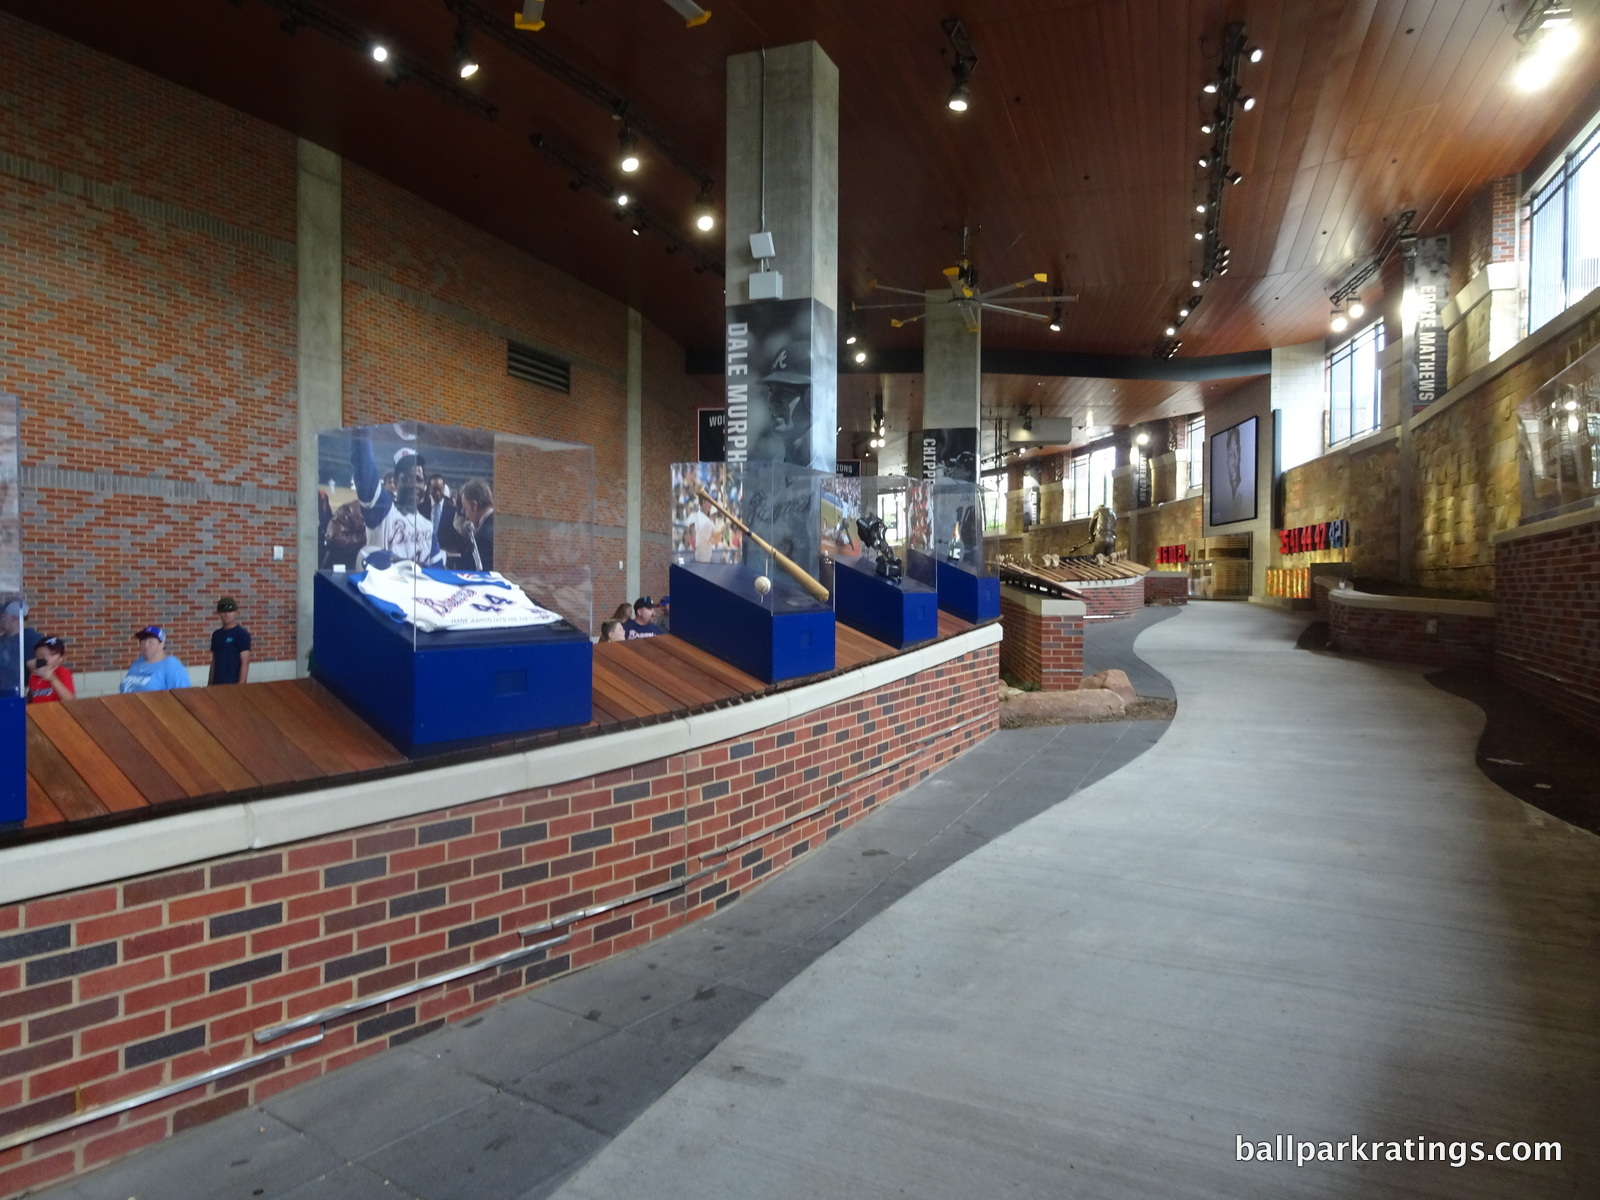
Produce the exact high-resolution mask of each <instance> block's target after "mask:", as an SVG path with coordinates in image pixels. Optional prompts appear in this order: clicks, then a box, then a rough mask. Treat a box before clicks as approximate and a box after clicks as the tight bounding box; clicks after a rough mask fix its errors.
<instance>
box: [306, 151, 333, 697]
mask: <svg viewBox="0 0 1600 1200" xmlns="http://www.w3.org/2000/svg"><path fill="white" fill-rule="evenodd" d="M342 189H343V180H342V174H341V164H340V160H339V156H338V155H337V154H334V153H333V152H332V151H330V150H324V149H323V148H322V147H321V146H316V145H313V144H312V143H310V142H307V141H304V140H302V141H301V142H300V143H299V147H298V151H297V172H296V189H295V191H296V205H295V247H296V253H297V273H296V283H297V296H296V302H297V310H296V318H297V331H296V352H297V354H296V356H297V378H298V388H297V391H296V400H295V410H296V426H297V435H298V437H297V448H298V452H299V459H300V464H299V466H300V469H299V477H298V479H297V481H296V486H295V507H296V509H297V516H298V520H297V522H296V530H295V672H296V674H304V673H305V669H306V655H307V654H308V653H309V652H310V650H311V584H312V579H313V577H314V576H315V574H316V570H317V434H318V433H320V432H322V431H323V430H324V429H338V428H339V427H340V426H342V425H343V424H344V298H343V297H344V292H343V289H344V230H343V194H342Z"/></svg>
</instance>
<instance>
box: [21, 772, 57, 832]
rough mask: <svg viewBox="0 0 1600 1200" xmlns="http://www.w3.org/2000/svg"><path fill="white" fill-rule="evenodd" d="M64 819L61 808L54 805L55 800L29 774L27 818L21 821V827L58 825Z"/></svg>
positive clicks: (37, 827) (35, 827)
mask: <svg viewBox="0 0 1600 1200" xmlns="http://www.w3.org/2000/svg"><path fill="white" fill-rule="evenodd" d="M65 819H66V818H65V817H63V816H62V815H61V810H60V809H59V808H57V807H56V806H55V802H54V801H53V800H51V799H50V797H49V795H48V794H47V793H46V792H45V790H44V789H43V788H42V787H40V786H39V781H38V780H36V779H35V778H34V777H33V776H32V775H29V776H28V819H27V820H26V821H24V822H23V823H22V827H23V828H24V829H41V828H43V827H44V826H46V825H60V824H61V823H62V822H63V821H64V820H65Z"/></svg>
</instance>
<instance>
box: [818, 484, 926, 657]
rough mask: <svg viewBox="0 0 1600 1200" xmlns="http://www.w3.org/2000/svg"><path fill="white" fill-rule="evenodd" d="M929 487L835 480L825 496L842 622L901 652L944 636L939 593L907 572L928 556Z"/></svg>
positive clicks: (826, 540) (826, 533)
mask: <svg viewBox="0 0 1600 1200" xmlns="http://www.w3.org/2000/svg"><path fill="white" fill-rule="evenodd" d="M931 487H932V485H931V484H929V483H927V482H926V481H925V480H921V479H908V478H907V477H905V476H903V475H869V476H864V477H861V478H854V479H845V478H840V479H834V480H832V481H830V483H829V485H828V486H827V488H826V490H825V491H824V494H823V502H822V535H823V541H822V548H823V555H824V558H825V559H826V560H828V561H831V563H832V568H833V569H832V585H833V589H834V612H835V613H836V615H837V616H838V619H839V620H840V621H841V622H843V623H844V624H846V625H849V626H850V627H851V628H853V629H859V630H860V631H861V632H862V633H865V634H867V635H868V636H869V637H873V638H876V639H877V640H878V641H880V642H886V643H888V644H889V645H891V646H894V647H895V648H896V649H902V648H904V647H906V646H910V645H914V644H915V643H917V642H924V641H928V640H930V639H932V638H935V637H937V636H938V634H939V603H938V591H937V589H936V587H935V585H934V584H933V583H930V582H928V581H927V580H926V579H917V578H915V577H913V576H912V575H909V574H907V572H906V562H907V559H908V557H909V551H910V550H911V549H913V548H915V549H916V550H917V551H919V553H920V555H921V556H922V558H923V559H924V560H930V561H931V556H930V549H929V538H930V534H931V528H932V526H931V511H932V510H931Z"/></svg>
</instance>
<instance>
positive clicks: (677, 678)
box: [595, 638, 716, 708]
mask: <svg viewBox="0 0 1600 1200" xmlns="http://www.w3.org/2000/svg"><path fill="white" fill-rule="evenodd" d="M655 640H656V639H655V638H640V639H639V643H638V645H643V644H644V643H645V642H653V641H655ZM595 661H596V662H600V661H605V662H606V663H607V664H608V665H609V666H611V667H612V668H613V669H614V670H616V671H619V672H626V673H627V674H628V675H631V676H632V677H633V678H634V679H636V680H638V681H640V682H642V683H647V684H649V685H650V686H651V687H653V688H654V689H655V690H656V691H658V692H660V693H661V694H662V695H664V696H665V697H666V698H667V699H668V700H669V701H671V704H672V707H673V708H699V707H700V706H701V705H703V704H710V703H712V702H713V701H714V700H715V699H716V697H715V696H712V695H711V694H710V693H708V692H705V691H703V690H702V689H700V688H699V687H697V686H695V683H694V681H693V680H691V679H688V678H686V677H685V675H684V674H674V673H672V672H670V671H663V670H662V669H661V667H660V666H658V665H657V664H656V663H655V662H654V661H653V660H651V659H650V658H649V657H648V656H647V655H645V654H642V653H641V652H640V651H639V649H638V647H637V646H628V645H618V644H613V645H610V646H606V645H603V644H602V645H598V646H596V647H595Z"/></svg>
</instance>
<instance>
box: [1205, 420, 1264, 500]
mask: <svg viewBox="0 0 1600 1200" xmlns="http://www.w3.org/2000/svg"><path fill="white" fill-rule="evenodd" d="M1259 422H1260V419H1259V418H1258V417H1249V418H1246V419H1245V420H1243V421H1240V422H1239V423H1238V424H1237V425H1230V426H1228V428H1226V429H1223V430H1219V431H1218V432H1216V433H1214V434H1212V435H1211V444H1210V446H1209V448H1208V450H1207V458H1206V464H1207V466H1208V468H1209V470H1208V471H1207V472H1206V474H1207V476H1208V481H1207V482H1208V491H1209V493H1210V494H1209V496H1208V497H1207V499H1208V500H1209V502H1210V520H1209V524H1212V525H1232V524H1235V523H1237V522H1239V521H1253V520H1255V519H1256V499H1257V498H1256V449H1257V446H1256V441H1257V438H1256V430H1257V427H1258V425H1259Z"/></svg>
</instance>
